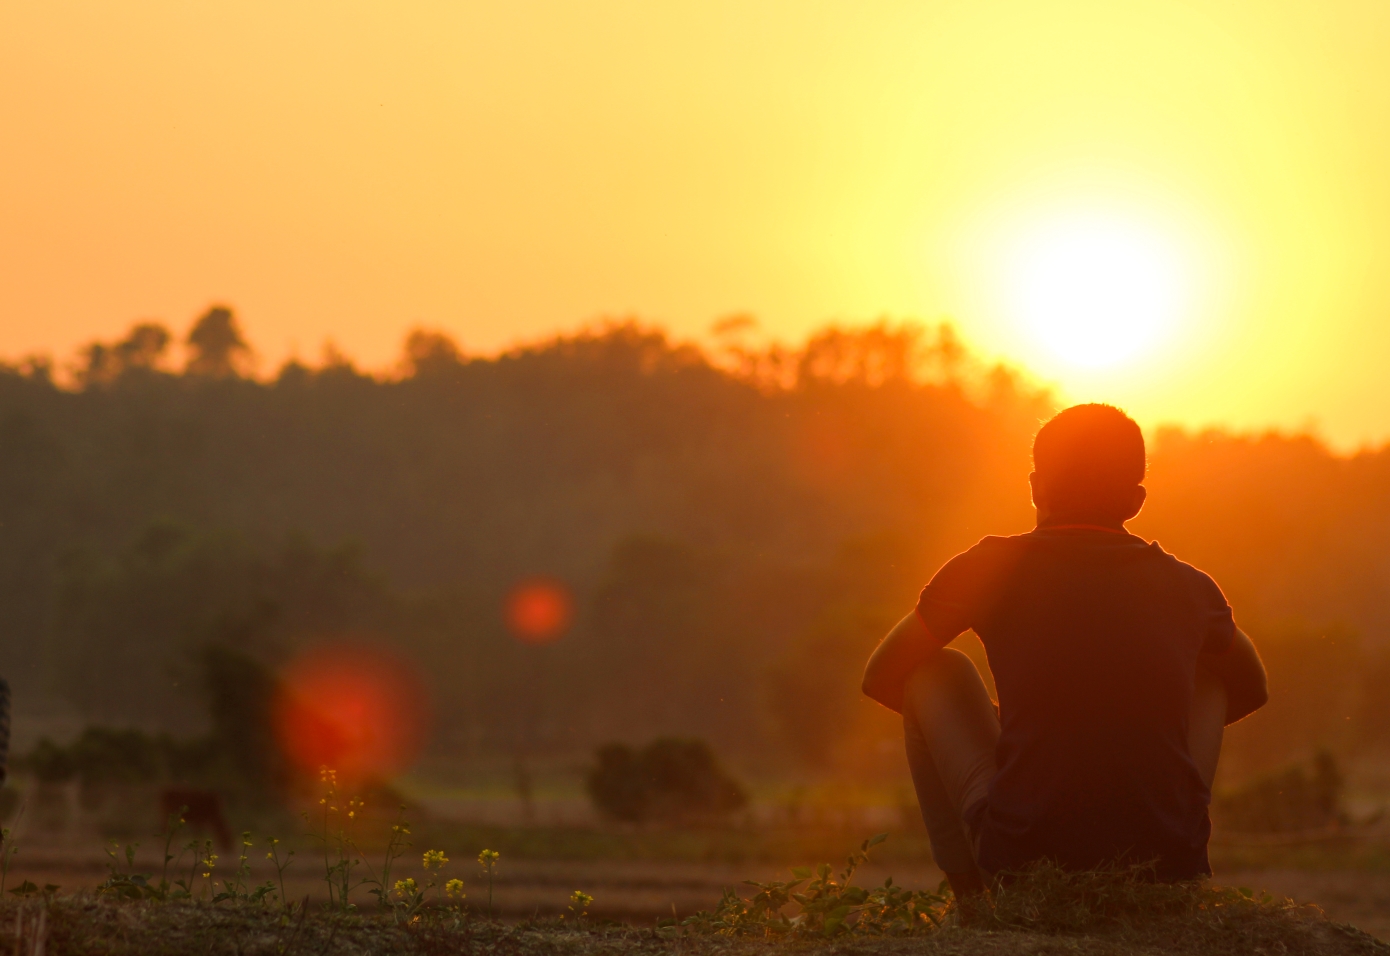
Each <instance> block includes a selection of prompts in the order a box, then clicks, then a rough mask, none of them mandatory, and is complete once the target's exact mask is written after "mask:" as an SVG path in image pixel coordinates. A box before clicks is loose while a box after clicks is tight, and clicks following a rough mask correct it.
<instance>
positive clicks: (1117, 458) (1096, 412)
mask: <svg viewBox="0 0 1390 956" xmlns="http://www.w3.org/2000/svg"><path fill="white" fill-rule="evenodd" d="M1145 467H1146V464H1145V457H1144V433H1143V432H1142V431H1140V430H1139V426H1138V425H1137V424H1135V422H1134V419H1132V418H1130V417H1129V416H1128V415H1126V414H1125V413H1124V412H1122V411H1120V410H1119V409H1118V408H1116V407H1114V406H1113V405H1099V404H1094V405H1073V406H1072V407H1071V408H1068V409H1065V410H1063V411H1061V412H1058V413H1057V414H1056V415H1054V416H1053V417H1052V418H1051V419H1050V420H1049V421H1048V422H1047V423H1046V424H1045V425H1043V427H1042V428H1040V429H1038V434H1037V436H1036V437H1035V438H1034V439H1033V470H1034V471H1035V472H1037V474H1038V478H1039V480H1040V481H1041V482H1042V483H1043V485H1044V486H1045V487H1046V488H1047V495H1048V503H1049V505H1050V506H1051V507H1052V509H1053V511H1055V512H1057V513H1058V514H1060V515H1067V516H1071V517H1074V518H1083V519H1093V520H1094V519H1103V520H1115V519H1119V520H1124V519H1126V518H1129V517H1130V515H1129V514H1127V513H1126V512H1127V511H1128V510H1129V508H1130V507H1131V502H1132V501H1133V496H1132V495H1131V494H1130V492H1131V490H1132V489H1133V488H1134V487H1135V486H1136V485H1138V484H1140V483H1142V482H1143V480H1144V471H1145Z"/></svg>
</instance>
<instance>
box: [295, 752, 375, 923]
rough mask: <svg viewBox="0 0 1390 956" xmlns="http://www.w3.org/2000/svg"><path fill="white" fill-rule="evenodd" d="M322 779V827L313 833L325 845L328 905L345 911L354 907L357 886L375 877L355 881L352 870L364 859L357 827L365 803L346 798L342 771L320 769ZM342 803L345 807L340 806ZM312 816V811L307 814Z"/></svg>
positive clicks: (324, 874) (320, 804)
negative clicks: (341, 785) (340, 787)
mask: <svg viewBox="0 0 1390 956" xmlns="http://www.w3.org/2000/svg"><path fill="white" fill-rule="evenodd" d="M319 780H320V781H322V783H323V784H324V792H323V796H322V797H321V798H320V799H319V806H321V807H322V808H323V810H322V812H321V816H320V820H319V829H318V830H317V831H315V832H311V833H310V834H309V836H310V837H312V838H313V839H315V840H317V841H318V842H319V844H320V845H321V846H322V847H323V879H324V882H325V883H327V884H328V905H329V906H331V907H335V908H338V909H342V910H351V909H353V908H354V907H353V905H352V902H351V899H350V895H351V893H352V889H353V887H354V886H360V885H362V883H365V882H372V881H371V880H361V881H359V882H357V883H353V879H352V873H353V870H354V869H356V868H357V867H358V866H359V865H361V862H362V854H361V853H360V851H358V849H357V844H356V842H355V841H354V839H353V833H352V830H353V827H354V825H355V824H356V821H357V814H358V811H360V810H361V809H362V802H361V801H359V800H357V799H355V798H351V797H350V798H348V799H347V800H346V801H344V800H343V799H342V794H340V793H339V791H338V773H337V771H335V770H332V769H330V768H328V767H323V768H321V769H320V770H319ZM339 804H341V807H340V806H339ZM305 819H306V820H307V819H308V814H307V813H306V814H305Z"/></svg>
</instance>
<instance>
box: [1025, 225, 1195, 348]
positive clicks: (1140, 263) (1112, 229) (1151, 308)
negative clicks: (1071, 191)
mask: <svg viewBox="0 0 1390 956" xmlns="http://www.w3.org/2000/svg"><path fill="white" fill-rule="evenodd" d="M1183 265H1184V264H1183V262H1182V260H1181V257H1180V256H1179V255H1178V254H1177V250H1176V248H1175V246H1174V245H1173V244H1172V243H1171V242H1170V241H1168V240H1167V238H1166V237H1165V236H1164V235H1163V234H1162V233H1161V232H1159V231H1158V230H1155V229H1151V228H1146V227H1145V225H1144V224H1142V223H1141V222H1140V221H1138V220H1131V219H1125V218H1123V217H1119V216H1114V215H1075V216H1069V217H1064V218H1056V219H1049V220H1047V221H1045V222H1042V223H1040V224H1039V225H1037V226H1036V227H1034V228H1033V229H1032V230H1030V231H1027V232H1025V233H1024V234H1023V235H1022V237H1021V238H1020V240H1019V241H1018V242H1017V243H1016V244H1015V246H1014V249H1013V255H1012V256H1011V257H1010V260H1009V271H1008V276H1007V282H1008V295H1009V308H1010V312H1011V313H1012V317H1013V319H1014V321H1015V322H1016V323H1017V324H1018V325H1020V326H1021V327H1022V328H1023V329H1024V330H1025V331H1026V333H1027V334H1028V335H1029V336H1031V337H1032V338H1033V339H1034V340H1035V341H1036V342H1037V343H1038V344H1039V345H1041V346H1042V347H1043V348H1044V349H1046V350H1047V351H1048V352H1049V353H1051V354H1052V355H1053V356H1055V357H1056V358H1059V359H1061V360H1063V361H1064V362H1066V363H1067V364H1070V365H1075V366H1082V367H1087V368H1103V367H1107V366H1114V365H1118V364H1120V363H1122V362H1125V361H1127V360H1130V359H1133V358H1136V357H1138V356H1140V355H1141V354H1143V353H1144V352H1145V351H1146V350H1147V349H1148V348H1149V347H1150V346H1152V345H1154V344H1155V343H1156V342H1157V341H1158V340H1159V339H1160V338H1161V337H1162V336H1164V335H1165V334H1167V333H1169V332H1171V331H1172V328H1173V326H1174V325H1175V324H1176V323H1177V322H1178V321H1179V319H1180V318H1181V317H1182V313H1183V311H1184V308H1185V306H1186V299H1187V284H1188V283H1187V276H1186V270H1185V269H1184V268H1183Z"/></svg>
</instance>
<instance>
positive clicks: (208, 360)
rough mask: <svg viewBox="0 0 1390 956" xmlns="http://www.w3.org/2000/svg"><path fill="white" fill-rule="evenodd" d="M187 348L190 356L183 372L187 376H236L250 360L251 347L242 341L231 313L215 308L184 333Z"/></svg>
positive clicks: (219, 306)
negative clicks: (186, 373)
mask: <svg viewBox="0 0 1390 956" xmlns="http://www.w3.org/2000/svg"><path fill="white" fill-rule="evenodd" d="M188 348H189V351H190V352H191V353H192V354H191V355H190V356H189V359H188V365H187V367H186V371H187V372H188V373H189V374H190V375H205V376H209V377H212V378H227V377H229V376H232V375H236V374H238V372H239V370H240V368H241V366H242V365H243V364H244V363H245V361H246V359H248V358H249V357H250V354H251V347H250V346H249V345H247V344H246V340H245V339H244V338H242V335H241V329H240V327H239V326H238V325H237V321H236V317H235V316H234V315H233V314H232V310H231V309H229V308H227V307H226V306H221V305H215V306H213V307H212V308H210V309H208V311H207V312H206V313H204V314H203V317H202V318H200V319H199V320H198V321H197V322H195V323H194V325H193V329H192V331H190V332H189V333H188Z"/></svg>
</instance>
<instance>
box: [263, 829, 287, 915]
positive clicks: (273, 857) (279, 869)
mask: <svg viewBox="0 0 1390 956" xmlns="http://www.w3.org/2000/svg"><path fill="white" fill-rule="evenodd" d="M265 858H266V859H267V860H269V861H270V862H271V863H273V864H274V865H275V880H276V882H278V883H279V884H280V901H281V902H282V903H283V904H284V906H285V915H284V917H283V918H284V919H289V916H290V913H291V911H292V910H293V909H294V904H293V903H292V902H290V898H289V897H288V896H286V895H285V871H286V870H287V869H289V867H290V864H291V863H293V862H294V850H292V849H291V850H289V851H288V852H286V853H285V858H284V860H281V859H280V840H279V838H278V837H271V838H270V849H269V850H267V851H266V854H265Z"/></svg>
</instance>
